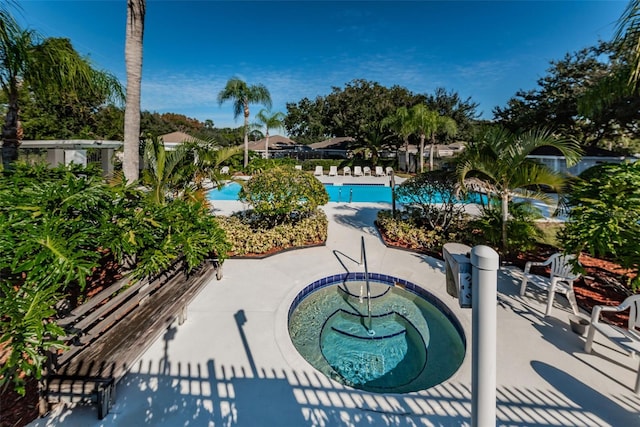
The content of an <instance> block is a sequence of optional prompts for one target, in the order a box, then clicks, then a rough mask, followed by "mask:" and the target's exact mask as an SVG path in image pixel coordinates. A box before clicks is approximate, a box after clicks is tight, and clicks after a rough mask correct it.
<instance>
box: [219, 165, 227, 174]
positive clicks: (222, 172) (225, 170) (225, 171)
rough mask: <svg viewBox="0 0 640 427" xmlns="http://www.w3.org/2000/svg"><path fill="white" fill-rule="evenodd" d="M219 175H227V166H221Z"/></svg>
mask: <svg viewBox="0 0 640 427" xmlns="http://www.w3.org/2000/svg"><path fill="white" fill-rule="evenodd" d="M220 173H221V174H222V175H229V166H223V167H221V168H220Z"/></svg>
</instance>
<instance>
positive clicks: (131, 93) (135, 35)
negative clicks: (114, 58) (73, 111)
mask: <svg viewBox="0 0 640 427" xmlns="http://www.w3.org/2000/svg"><path fill="white" fill-rule="evenodd" d="M146 10H147V2H146V0H127V31H126V39H125V47H124V59H125V65H126V71H127V100H126V106H125V110H124V157H123V162H122V170H123V172H124V176H125V177H126V178H127V181H129V182H133V181H137V180H138V178H139V170H140V169H139V165H140V91H141V82H142V40H143V37H144V17H145V14H146Z"/></svg>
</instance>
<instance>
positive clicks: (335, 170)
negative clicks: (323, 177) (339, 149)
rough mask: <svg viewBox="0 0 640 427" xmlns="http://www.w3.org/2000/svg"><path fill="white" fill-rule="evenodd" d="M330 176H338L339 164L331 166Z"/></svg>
mask: <svg viewBox="0 0 640 427" xmlns="http://www.w3.org/2000/svg"><path fill="white" fill-rule="evenodd" d="M329 176H338V167H337V166H329Z"/></svg>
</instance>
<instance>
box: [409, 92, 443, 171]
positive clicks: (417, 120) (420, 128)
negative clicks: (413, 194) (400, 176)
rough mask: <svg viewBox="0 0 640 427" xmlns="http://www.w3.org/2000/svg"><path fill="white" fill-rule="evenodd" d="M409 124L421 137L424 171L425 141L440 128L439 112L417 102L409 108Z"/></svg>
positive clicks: (421, 166) (421, 158)
mask: <svg viewBox="0 0 640 427" xmlns="http://www.w3.org/2000/svg"><path fill="white" fill-rule="evenodd" d="M409 113H410V114H409V115H410V118H409V123H410V124H409V126H410V128H411V129H412V133H417V134H418V136H419V137H420V173H422V172H424V141H425V139H426V137H427V134H429V135H431V134H432V133H434V132H436V131H437V129H438V113H437V112H435V111H433V110H430V109H429V108H427V106H426V105H424V104H417V105H414V106H413V107H411V110H409Z"/></svg>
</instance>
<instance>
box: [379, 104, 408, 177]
mask: <svg viewBox="0 0 640 427" xmlns="http://www.w3.org/2000/svg"><path fill="white" fill-rule="evenodd" d="M380 124H381V125H382V126H389V127H390V128H391V130H392V131H394V132H395V133H396V134H398V135H399V136H400V137H401V138H402V141H403V142H404V164H405V167H406V171H405V172H409V136H410V135H411V133H412V132H413V131H412V130H411V126H410V114H409V109H408V108H407V107H399V108H398V109H397V110H396V111H395V112H394V113H393V114H392V115H390V116H387V117H385V118H384V119H382V122H381V123H380Z"/></svg>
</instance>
